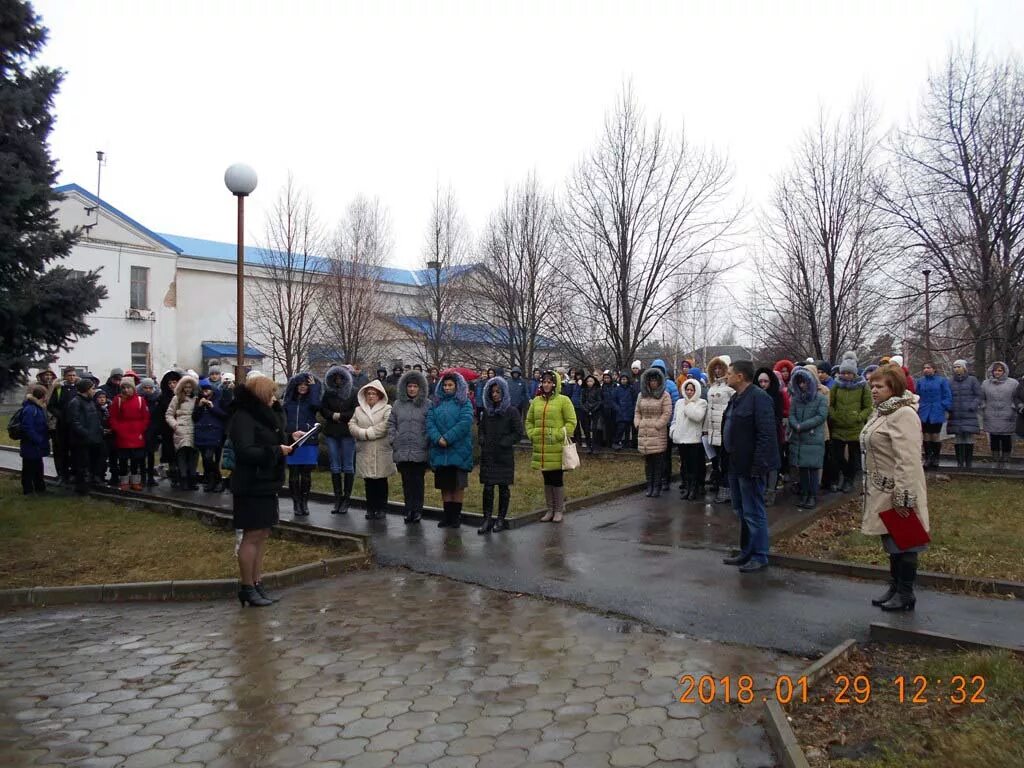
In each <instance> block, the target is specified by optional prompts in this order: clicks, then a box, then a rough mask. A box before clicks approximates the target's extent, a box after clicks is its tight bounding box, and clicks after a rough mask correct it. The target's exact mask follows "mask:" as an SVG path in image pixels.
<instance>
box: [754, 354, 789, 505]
mask: <svg viewBox="0 0 1024 768" xmlns="http://www.w3.org/2000/svg"><path fill="white" fill-rule="evenodd" d="M754 383H755V384H757V386H759V387H760V388H761V389H763V390H764V391H765V392H767V393H768V394H769V395H770V396H771V398H772V408H773V409H774V410H775V441H776V442H777V443H778V445H779V456H781V455H782V446H783V438H784V437H785V432H784V431H783V426H782V424H783V413H784V412H785V408H784V404H783V400H782V383H781V382H780V381H779V379H778V377H777V376H776V375H775V371H773V370H772V369H771V368H758V369H757V372H756V373H755V374H754ZM778 480H779V471H778V470H777V469H773V470H772V471H771V472H769V473H768V479H767V481H766V482H765V486H764V487H765V493H764V496H765V504H774V503H775V486H776V485H777V484H778Z"/></svg>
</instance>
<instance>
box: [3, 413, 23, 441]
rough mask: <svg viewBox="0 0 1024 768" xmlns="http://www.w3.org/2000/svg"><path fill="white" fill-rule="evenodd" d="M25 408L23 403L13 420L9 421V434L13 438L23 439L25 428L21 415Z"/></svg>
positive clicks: (12, 417)
mask: <svg viewBox="0 0 1024 768" xmlns="http://www.w3.org/2000/svg"><path fill="white" fill-rule="evenodd" d="M24 410H25V406H24V405H23V406H21V407H20V408H19V409H18V410H16V411H15V412H14V415H13V416H11V420H10V421H9V422H7V436H8V437H10V438H11V440H21V439H22V438H23V437H24V436H25V430H24V429H23V428H22V426H21V415H22V412H23V411H24Z"/></svg>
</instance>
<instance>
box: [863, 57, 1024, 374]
mask: <svg viewBox="0 0 1024 768" xmlns="http://www.w3.org/2000/svg"><path fill="white" fill-rule="evenodd" d="M892 151H893V155H894V158H895V162H894V165H895V179H896V181H895V184H894V185H893V186H892V188H891V189H890V190H887V191H884V192H883V194H882V196H881V204H882V205H883V206H884V207H885V208H886V210H888V211H889V212H890V213H892V214H893V215H895V216H896V217H897V218H898V220H899V222H900V224H901V226H902V227H903V229H904V230H905V232H906V233H907V235H908V236H909V238H910V239H911V243H910V245H911V248H912V254H913V260H912V261H911V266H912V267H913V268H914V269H915V271H917V270H920V269H924V268H930V269H932V284H933V288H934V291H935V293H936V294H937V295H939V296H943V297H948V298H949V299H950V302H949V304H950V309H951V311H952V313H953V314H952V316H950V317H944V318H941V322H943V323H945V324H946V326H947V327H948V328H951V329H952V328H956V327H958V326H959V327H962V328H963V329H964V330H966V336H965V338H962V339H956V338H952V339H948V340H947V341H946V343H947V345H948V347H949V349H955V348H956V347H957V346H959V345H961V344H963V343H964V342H966V343H967V344H969V345H971V346H973V354H974V363H975V366H976V368H977V369H978V370H982V371H983V370H984V369H985V367H986V365H987V363H988V361H989V360H991V359H993V357H998V358H1000V359H1004V360H1008V361H1011V362H1012V363H1014V364H1020V363H1024V242H1022V234H1024V67H1022V65H1021V60H1020V59H1019V58H1017V57H1010V58H1007V59H1005V60H1002V61H998V60H982V59H981V58H980V57H979V55H978V52H977V50H976V49H975V47H974V46H971V47H970V48H969V49H967V50H962V49H957V50H953V51H951V53H950V54H949V57H948V59H947V61H946V63H945V66H944V67H943V69H942V70H941V71H939V72H937V73H935V74H933V75H931V76H930V77H929V78H928V86H927V89H926V92H925V95H924V100H923V104H922V109H921V113H920V116H919V118H918V119H917V120H916V121H915V122H912V123H911V124H910V125H908V127H907V128H906V129H905V130H903V131H902V132H900V133H899V134H898V136H897V137H896V139H895V142H894V145H893V148H892Z"/></svg>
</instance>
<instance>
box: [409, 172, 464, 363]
mask: <svg viewBox="0 0 1024 768" xmlns="http://www.w3.org/2000/svg"><path fill="white" fill-rule="evenodd" d="M468 253H469V232H468V230H467V228H466V224H465V221H464V220H463V218H462V214H461V212H460V211H459V204H458V201H457V200H456V199H455V192H454V190H452V188H451V187H448V188H447V189H444V190H442V189H441V188H440V187H438V189H437V191H436V194H435V196H434V205H433V208H432V210H431V212H430V224H429V226H428V227H427V235H426V242H425V243H424V249H423V256H424V260H425V261H426V263H427V269H428V273H429V277H428V280H427V283H426V285H424V286H423V290H422V291H421V292H420V294H419V296H418V297H417V300H416V302H415V306H416V309H417V311H418V313H419V314H420V316H421V317H422V318H423V330H424V333H423V334H422V339H421V340H420V341H419V344H418V346H419V347H420V349H419V350H418V352H419V353H420V355H421V357H422V358H423V360H424V361H425V362H428V363H430V364H433V365H437V366H441V365H446V364H449V363H451V362H452V360H451V358H452V353H453V349H454V338H453V333H452V331H453V327H454V324H455V322H456V320H457V316H458V314H459V313H458V311H457V309H458V302H459V291H458V287H457V286H456V285H455V280H456V278H457V277H458V276H459V274H460V272H461V270H460V269H459V267H461V266H463V265H464V264H465V262H466V257H467V254H468Z"/></svg>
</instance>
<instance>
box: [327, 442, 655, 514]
mask: <svg viewBox="0 0 1024 768" xmlns="http://www.w3.org/2000/svg"><path fill="white" fill-rule="evenodd" d="M643 479H644V469H643V460H642V458H641V457H640V455H639V454H637V453H636V452H635V451H622V452H621V453H619V454H615V455H612V456H607V457H606V456H587V455H583V456H581V457H580V467H579V469H575V470H573V471H572V472H566V473H565V486H566V499H578V498H580V497H582V496H591V495H593V494H595V493H602V492H604V491H610V490H613V489H615V488H621V487H622V486H624V485H630V484H632V483H640V482H643ZM426 485H427V493H426V504H427V506H431V507H440V506H441V492H440V491H438V490H435V489H434V476H433V474H432V473H430V472H429V471H428V472H427V478H426ZM313 488H314V490H317V491H322V492H324V493H331V475H330V473H329V472H326V471H324V470H320V471H317V472H315V473H314V474H313ZM353 492H354V493H355V495H357V496H361V495H363V494H364V491H363V482H362V481H361V480H359V479H358V478H357V479H356V485H355V489H354V491H353ZM388 493H389V498H390V499H391V500H392V501H399V502H401V500H402V479H401V477H400V476H399V475H394V476H393V477H392V478H391V479H390V482H389V483H388ZM494 495H495V501H494V506H495V512H497V506H498V501H497V495H498V494H497V493H495V494H494ZM482 497H483V486H482V485H480V472H479V468H476V469H474V470H473V472H472V473H470V475H469V487H467V488H466V496H465V502H464V506H463V509H464V510H465V511H466V512H480V511H481V510H482V509H483V506H482V503H483V498H482ZM543 507H544V485H543V483H542V481H541V474H540V472H539V471H537V470H533V469H530V453H529V451H516V482H515V484H514V485H513V486H512V503H511V504H510V505H509V517H514V516H515V515H525V514H527V513H529V512H532V511H533V510H535V509H542V508H543Z"/></svg>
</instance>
